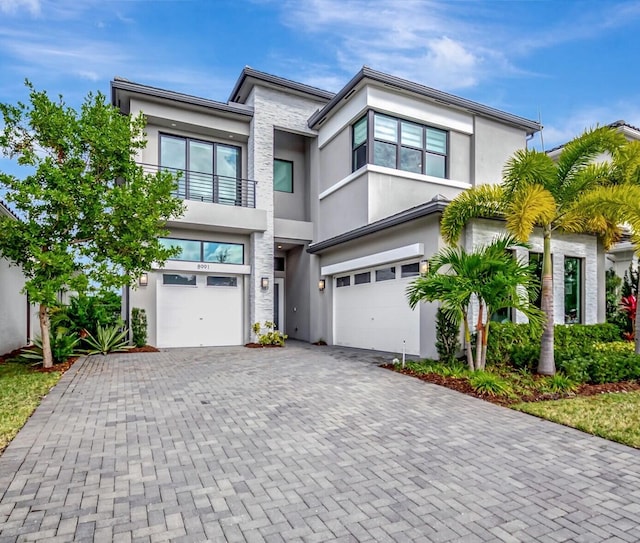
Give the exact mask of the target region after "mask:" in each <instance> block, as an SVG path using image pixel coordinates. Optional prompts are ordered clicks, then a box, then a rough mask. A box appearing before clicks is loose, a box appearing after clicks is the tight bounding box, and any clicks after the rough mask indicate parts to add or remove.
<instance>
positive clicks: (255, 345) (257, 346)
mask: <svg viewBox="0 0 640 543" xmlns="http://www.w3.org/2000/svg"><path fill="white" fill-rule="evenodd" d="M244 346H245V347H248V348H249V349H270V348H271V347H278V348H282V345H262V343H245V344H244Z"/></svg>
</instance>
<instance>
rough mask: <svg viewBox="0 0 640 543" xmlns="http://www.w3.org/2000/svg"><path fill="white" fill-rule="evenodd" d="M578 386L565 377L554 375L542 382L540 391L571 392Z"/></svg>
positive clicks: (558, 374)
mask: <svg viewBox="0 0 640 543" xmlns="http://www.w3.org/2000/svg"><path fill="white" fill-rule="evenodd" d="M577 388H578V385H577V384H576V383H575V382H574V381H572V380H571V379H570V378H569V377H567V376H566V375H563V374H562V373H556V374H555V375H553V376H552V377H547V378H545V379H544V381H543V382H542V386H541V389H542V390H545V391H549V392H553V393H564V392H573V391H575V390H576V389H577Z"/></svg>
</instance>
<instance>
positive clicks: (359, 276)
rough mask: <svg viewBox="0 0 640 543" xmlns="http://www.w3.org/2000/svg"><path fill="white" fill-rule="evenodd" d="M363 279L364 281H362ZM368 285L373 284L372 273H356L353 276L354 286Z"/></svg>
mask: <svg viewBox="0 0 640 543" xmlns="http://www.w3.org/2000/svg"><path fill="white" fill-rule="evenodd" d="M360 279H363V280H360ZM368 283H371V272H370V271H367V272H362V273H355V274H354V275H353V284H354V285H366V284H368Z"/></svg>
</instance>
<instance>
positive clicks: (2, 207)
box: [0, 200, 20, 221]
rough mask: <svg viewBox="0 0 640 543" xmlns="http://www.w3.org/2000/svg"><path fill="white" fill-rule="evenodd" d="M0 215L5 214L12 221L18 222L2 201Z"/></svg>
mask: <svg viewBox="0 0 640 543" xmlns="http://www.w3.org/2000/svg"><path fill="white" fill-rule="evenodd" d="M0 213H3V214H5V215H7V216H9V217H11V218H12V219H15V220H17V221H19V220H20V219H19V218H18V216H17V215H16V214H15V213H14V212H13V211H11V209H10V208H9V206H8V205H7V204H5V203H4V202H3V201H2V200H0Z"/></svg>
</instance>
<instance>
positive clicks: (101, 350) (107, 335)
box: [85, 324, 131, 355]
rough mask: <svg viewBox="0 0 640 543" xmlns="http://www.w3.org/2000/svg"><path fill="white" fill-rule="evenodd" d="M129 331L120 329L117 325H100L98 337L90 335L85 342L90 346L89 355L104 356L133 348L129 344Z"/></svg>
mask: <svg viewBox="0 0 640 543" xmlns="http://www.w3.org/2000/svg"><path fill="white" fill-rule="evenodd" d="M128 333H129V331H128V330H127V329H126V328H125V329H124V330H123V329H122V328H120V326H118V325H117V324H116V325H114V326H107V327H104V328H103V327H102V326H100V325H98V329H97V331H96V335H95V336H94V335H93V334H89V335H88V336H87V337H86V338H85V341H86V343H87V345H89V349H88V354H102V355H106V354H109V353H117V352H124V351H127V350H128V349H130V348H131V347H130V346H129V345H128V342H127V335H128Z"/></svg>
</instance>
